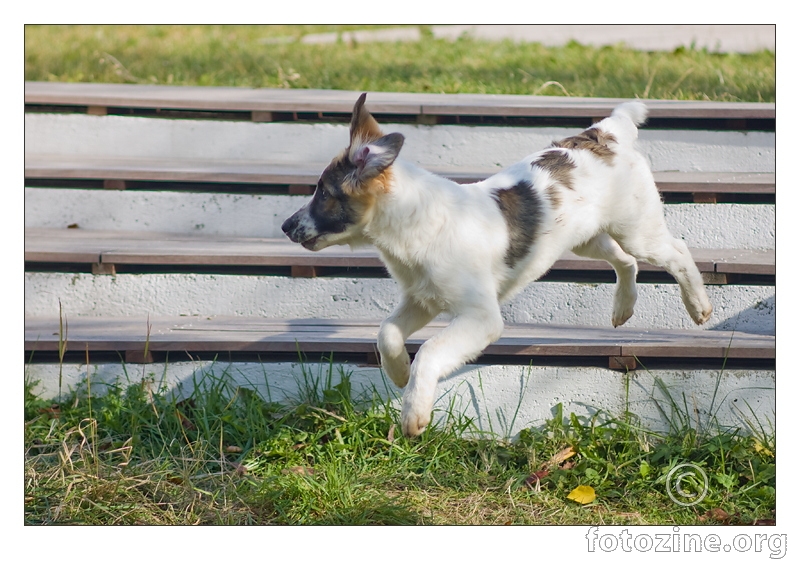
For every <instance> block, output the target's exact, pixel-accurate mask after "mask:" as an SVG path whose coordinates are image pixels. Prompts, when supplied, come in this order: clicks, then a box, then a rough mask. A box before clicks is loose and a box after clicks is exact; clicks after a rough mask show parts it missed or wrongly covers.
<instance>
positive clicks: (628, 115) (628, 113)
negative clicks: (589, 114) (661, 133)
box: [598, 101, 647, 145]
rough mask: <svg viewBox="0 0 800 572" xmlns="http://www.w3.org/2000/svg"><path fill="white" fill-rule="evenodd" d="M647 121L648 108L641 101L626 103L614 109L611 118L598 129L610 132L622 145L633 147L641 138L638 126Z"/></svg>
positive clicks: (604, 120) (604, 121) (605, 120)
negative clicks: (638, 138)
mask: <svg viewBox="0 0 800 572" xmlns="http://www.w3.org/2000/svg"><path fill="white" fill-rule="evenodd" d="M646 119H647V106H646V105H645V104H644V103H642V102H641V101H626V102H625V103H621V104H619V105H618V106H616V107H615V108H614V111H612V112H611V117H607V118H606V119H603V121H601V122H600V124H599V125H598V127H600V128H601V129H604V130H606V131H610V132H611V133H613V134H614V135H615V136H616V137H617V141H618V142H619V143H620V144H622V145H632V144H633V142H634V141H635V140H636V139H637V137H638V136H639V130H638V129H636V127H637V126H639V125H641V124H642V123H644V122H645V120H646Z"/></svg>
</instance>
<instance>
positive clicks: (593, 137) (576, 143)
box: [553, 127, 617, 164]
mask: <svg viewBox="0 0 800 572" xmlns="http://www.w3.org/2000/svg"><path fill="white" fill-rule="evenodd" d="M616 142H617V139H616V137H614V135H612V134H611V133H606V132H605V131H601V130H600V129H598V128H597V127H590V128H589V129H587V130H586V131H584V132H583V133H580V134H578V135H573V136H572V137H567V138H566V139H562V140H561V141H553V147H560V148H561V149H585V150H586V151H590V152H591V153H593V154H594V155H596V156H597V158H598V159H602V160H603V161H605V162H606V163H609V164H610V163H611V162H612V161H613V160H614V151H612V150H611V148H610V147H609V146H608V145H609V143H616Z"/></svg>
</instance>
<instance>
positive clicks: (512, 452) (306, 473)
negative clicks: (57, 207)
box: [25, 367, 775, 525]
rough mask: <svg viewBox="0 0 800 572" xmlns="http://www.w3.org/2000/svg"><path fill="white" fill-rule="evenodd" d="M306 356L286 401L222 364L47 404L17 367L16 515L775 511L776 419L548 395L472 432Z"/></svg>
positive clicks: (465, 423)
mask: <svg viewBox="0 0 800 572" xmlns="http://www.w3.org/2000/svg"><path fill="white" fill-rule="evenodd" d="M306 372H307V375H305V376H304V378H305V379H304V380H301V386H302V388H303V389H304V390H305V391H304V397H303V399H302V400H299V401H296V402H294V403H288V404H287V403H283V404H278V403H271V402H267V401H264V400H263V399H262V398H261V397H259V394H258V393H257V392H256V391H254V390H251V389H247V388H243V387H240V386H236V385H234V384H232V383H230V380H229V379H226V378H224V377H223V378H217V379H211V380H208V381H207V383H206V384H205V386H204V387H202V388H199V389H196V390H195V392H194V393H193V394H192V395H191V396H190V397H189V398H187V399H183V400H180V401H177V400H175V399H174V398H172V397H170V395H169V394H167V393H166V392H164V391H161V390H159V389H158V388H155V387H154V386H153V384H152V382H151V381H145V382H142V383H133V384H131V385H125V386H123V385H113V386H108V387H102V388H100V387H98V384H99V382H92V387H86V386H84V387H80V388H78V389H77V390H73V391H72V392H71V393H70V394H69V395H68V396H65V398H64V400H63V401H62V402H61V403H58V404H56V405H54V404H53V403H51V402H46V401H42V400H40V399H38V398H37V397H35V395H34V389H35V387H34V385H33V384H31V383H28V384H27V385H26V399H25V522H26V523H29V524H70V523H72V524H78V523H80V524H97V525H100V524H348V525H351V524H679V525H686V524H696V523H706V524H709V523H710V524H714V523H717V522H731V523H752V522H755V521H771V520H772V519H774V518H775V513H774V510H775V456H774V455H775V441H774V433H768V432H767V433H756V434H755V435H756V436H752V435H744V434H741V433H739V432H738V431H729V430H724V429H721V428H714V429H715V430H714V431H705V430H698V428H697V427H693V426H691V425H690V424H688V423H686V424H675V426H674V428H673V430H672V431H671V432H670V433H669V434H668V435H656V434H653V433H651V432H649V431H647V430H645V429H643V428H642V427H640V426H639V425H638V424H637V423H636V422H635V420H634V419H632V418H629V417H630V416H623V417H621V418H612V417H608V416H606V415H604V414H602V413H601V414H598V415H595V416H594V417H591V418H581V417H577V416H574V415H571V416H568V417H567V416H564V415H562V414H561V409H560V407H558V408H556V410H555V415H554V417H553V419H552V420H550V421H549V422H548V423H546V424H545V425H544V426H542V427H538V428H528V429H525V430H523V431H522V433H521V434H520V435H519V437H518V438H517V439H515V440H514V441H513V442H511V441H507V440H503V439H489V438H482V439H477V438H470V437H469V434H470V431H474V426H473V425H472V423H471V421H470V420H469V419H467V418H465V417H463V416H461V415H459V414H457V412H451V413H450V414H449V415H448V416H447V417H446V419H445V420H444V421H443V422H442V423H440V424H439V426H438V427H436V428H434V429H432V430H429V431H426V432H425V433H424V434H423V436H422V437H421V438H419V439H416V440H408V439H405V438H403V437H402V436H401V435H400V432H399V429H398V427H399V422H398V411H396V410H395V409H393V408H392V407H391V406H389V405H387V404H386V401H385V400H384V399H381V398H379V397H378V395H377V393H376V394H375V396H374V397H373V398H368V399H355V398H354V397H353V396H352V395H351V388H350V382H349V377H348V375H347V373H346V372H344V371H342V370H339V369H334V368H333V367H331V368H330V369H329V370H328V372H327V374H323V375H322V376H320V377H315V376H314V375H312V374H311V373H308V372H310V370H308V369H306ZM99 389H101V391H98V390H99ZM473 434H474V432H473ZM570 450H571V451H574V454H573V455H572V456H569V458H566V459H565V458H564V455H563V454H562V455H561V457H559V455H558V453H559V452H564V451H570ZM681 462H692V463H694V464H696V465H698V466H700V467H702V468H703V469H704V470H705V471H706V473H707V474H708V476H709V480H710V486H709V493H708V495H707V496H706V498H705V499H703V501H702V502H701V503H700V504H698V505H696V506H692V507H682V506H679V505H676V504H675V503H673V502H672V501H671V500H670V499H669V497H668V495H667V494H666V488H665V479H666V475H667V473H668V472H669V470H670V469H671V468H672V467H675V466H676V465H677V464H679V463H681ZM534 475H537V476H534ZM537 477H538V478H537ZM578 485H589V486H591V487H593V488H594V490H595V491H596V494H597V498H596V500H594V501H593V502H592V503H590V504H587V505H580V504H578V503H576V502H573V501H571V500H568V499H567V496H568V494H569V493H570V491H571V490H573V489H574V488H575V487H576V486H578ZM719 515H723V516H722V517H720V516H719Z"/></svg>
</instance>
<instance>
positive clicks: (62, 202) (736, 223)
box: [25, 187, 775, 249]
mask: <svg viewBox="0 0 800 572" xmlns="http://www.w3.org/2000/svg"><path fill="white" fill-rule="evenodd" d="M157 188H158V187H156V188H155V189H151V190H127V191H111V190H86V189H74V188H73V189H66V188H65V189H52V188H40V187H27V188H26V189H25V225H26V226H28V227H48V228H67V227H68V226H70V225H78V227H79V228H81V229H85V230H98V231H99V230H118V231H146V232H177V233H191V234H197V235H199V236H217V235H228V236H242V237H259V238H283V237H284V235H283V232H282V231H281V229H280V227H281V224H283V221H284V220H286V218H287V217H289V216H290V215H291V214H292V213H294V212H295V211H296V210H297V209H299V208H300V207H301V206H302V205H303V204H305V203H306V202H307V201H308V197H305V196H289V195H265V194H248V193H225V192H183V191H159V190H157ZM664 213H665V216H666V219H667V226H668V227H669V229H670V230H671V231H672V232H673V234H674V235H675V236H678V237H680V238H682V239H683V240H685V241H686V243H687V244H688V245H689V246H690V247H692V248H746V249H774V248H775V205H774V204H734V203H725V204H667V205H665V206H664Z"/></svg>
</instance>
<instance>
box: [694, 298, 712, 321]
mask: <svg viewBox="0 0 800 572" xmlns="http://www.w3.org/2000/svg"><path fill="white" fill-rule="evenodd" d="M712 311H713V308H712V306H711V303H710V302H709V303H708V305H707V306H706V307H705V308H703V309H702V310H700V311H699V312H695V313H693V314H692V319H693V320H694V323H695V324H697V325H698V326H702V325H703V324H705V323H706V322H708V319H709V318H710V317H711V312H712Z"/></svg>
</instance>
